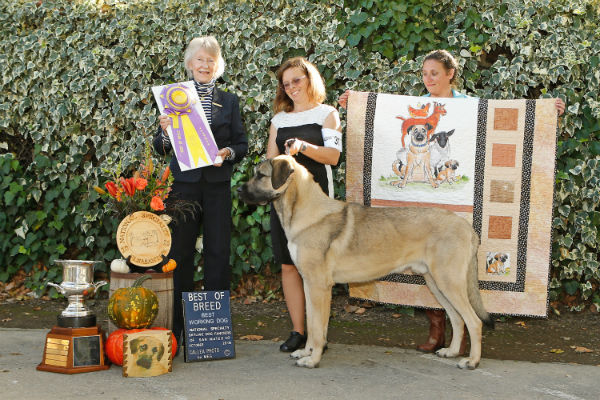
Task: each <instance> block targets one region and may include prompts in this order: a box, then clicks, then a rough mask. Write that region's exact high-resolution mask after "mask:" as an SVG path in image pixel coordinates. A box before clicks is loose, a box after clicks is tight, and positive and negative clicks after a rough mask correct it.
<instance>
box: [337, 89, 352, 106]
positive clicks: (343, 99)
mask: <svg viewBox="0 0 600 400" xmlns="http://www.w3.org/2000/svg"><path fill="white" fill-rule="evenodd" d="M348 96H350V90H346V91H345V92H344V93H342V95H341V96H340V97H339V98H338V103H339V105H340V107H342V108H343V109H345V108H346V107H347V106H348Z"/></svg>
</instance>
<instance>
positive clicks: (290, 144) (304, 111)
mask: <svg viewBox="0 0 600 400" xmlns="http://www.w3.org/2000/svg"><path fill="white" fill-rule="evenodd" d="M277 79H278V81H279V86H278V87H277V94H276V96H275V101H274V112H275V116H274V117H273V119H272V120H271V127H270V129H269V142H268V146H267V158H273V157H276V156H278V155H280V154H289V155H292V156H296V161H298V162H299V163H300V164H302V165H304V166H305V167H306V168H307V169H308V170H309V171H310V172H311V173H312V174H313V176H314V179H315V181H316V182H317V183H318V184H319V185H320V186H321V188H322V189H323V192H325V193H328V194H329V195H330V196H331V197H333V179H332V174H331V165H336V164H337V163H338V160H339V158H340V153H341V151H342V134H341V125H340V118H339V115H338V112H337V110H336V109H335V108H333V107H331V106H328V105H325V104H322V103H323V101H324V100H325V86H324V84H323V78H322V77H321V75H320V74H319V71H318V70H317V68H316V67H315V66H314V65H313V64H312V63H310V62H309V61H307V60H306V59H305V58H303V57H295V58H292V59H289V60H287V61H285V62H284V63H283V64H282V65H281V67H279V70H278V71H277ZM271 238H272V242H273V254H274V256H275V261H276V262H278V263H281V280H282V286H283V294H284V297H285V301H286V304H287V307H288V311H289V313H290V317H291V319H292V325H293V330H292V333H291V334H290V337H289V338H288V339H287V340H286V341H285V343H283V344H282V345H281V347H280V350H281V351H286V352H292V351H295V350H297V349H298V348H300V347H301V346H303V345H304V343H305V342H306V335H305V332H304V313H305V304H304V288H303V282H302V277H301V276H300V274H299V273H298V270H297V269H296V266H295V265H294V262H293V260H292V258H291V257H290V253H289V251H288V248H287V240H286V237H285V233H284V232H283V229H282V227H281V224H280V222H279V218H278V217H277V213H275V210H274V209H271Z"/></svg>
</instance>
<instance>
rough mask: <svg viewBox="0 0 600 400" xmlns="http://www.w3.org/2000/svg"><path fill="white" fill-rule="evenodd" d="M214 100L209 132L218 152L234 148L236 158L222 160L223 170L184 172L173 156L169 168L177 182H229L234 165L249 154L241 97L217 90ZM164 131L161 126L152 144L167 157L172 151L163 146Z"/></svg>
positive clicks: (210, 167) (214, 168) (197, 169)
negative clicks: (204, 180)
mask: <svg viewBox="0 0 600 400" xmlns="http://www.w3.org/2000/svg"><path fill="white" fill-rule="evenodd" d="M212 101H213V104H212V118H211V120H212V122H211V124H210V130H211V131H212V134H213V136H214V137H215V141H216V142H217V147H218V148H219V149H222V148H224V147H231V148H232V149H233V151H234V152H235V159H234V160H231V161H229V160H225V161H223V165H221V166H220V167H215V166H212V165H211V166H209V167H203V168H196V169H192V170H189V171H184V172H181V169H180V168H179V164H178V163H177V157H175V156H173V158H171V165H170V167H171V173H172V174H173V177H174V178H175V181H177V182H198V181H200V177H201V176H204V178H205V179H206V180H207V181H208V182H223V181H228V180H230V179H231V173H232V171H233V164H235V163H236V162H238V161H240V160H241V159H242V158H243V157H244V156H245V155H246V153H247V152H248V139H247V137H246V130H245V129H244V126H243V124H242V117H241V114H240V105H239V100H238V97H237V96H236V95H235V94H233V93H229V92H224V91H222V90H220V89H218V88H217V87H215V90H214V93H213V100H212ZM162 132H163V131H162V129H161V128H160V126H159V127H158V131H157V133H156V135H155V136H154V140H153V145H154V149H155V150H156V152H157V153H159V154H162V155H166V154H168V153H169V152H170V151H171V149H172V146H171V145H169V146H163V140H162V137H161V136H162Z"/></svg>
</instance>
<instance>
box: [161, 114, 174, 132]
mask: <svg viewBox="0 0 600 400" xmlns="http://www.w3.org/2000/svg"><path fill="white" fill-rule="evenodd" d="M158 121H159V123H160V127H161V128H162V130H163V131H165V132H166V131H167V128H168V127H169V125H171V117H169V116H168V115H165V114H161V115H159V116H158Z"/></svg>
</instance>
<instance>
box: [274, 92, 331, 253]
mask: <svg viewBox="0 0 600 400" xmlns="http://www.w3.org/2000/svg"><path fill="white" fill-rule="evenodd" d="M333 111H335V108H334V107H332V106H329V105H326V104H319V105H318V106H316V107H314V108H311V109H310V110H306V111H301V112H295V113H288V112H285V111H281V112H279V113H277V114H276V115H275V116H274V117H273V119H271V123H272V124H273V126H274V127H275V129H277V137H276V139H275V142H276V143H277V149H278V150H279V154H285V146H284V143H285V141H286V140H288V139H292V138H296V139H301V140H304V141H305V142H308V143H312V144H314V145H317V146H323V133H322V129H323V123H324V122H325V119H326V118H327V116H328V115H329V114H331V113H332V112H333ZM295 157H296V161H297V162H298V163H300V164H302V165H303V166H304V167H306V169H308V170H309V171H310V172H311V173H312V175H313V177H314V179H315V182H317V183H318V184H319V185H320V186H321V189H323V192H325V193H326V194H328V195H329V196H330V197H333V178H332V174H331V166H330V165H325V164H321V163H320V162H318V161H315V160H313V159H312V158H310V157H307V156H305V155H304V154H302V153H298V154H297V155H296V156H295ZM271 241H272V244H273V255H274V256H275V261H276V262H277V263H281V264H294V262H293V261H292V258H291V257H290V253H289V250H288V247H287V239H286V237H285V233H284V231H283V228H282V227H281V223H280V222H279V218H278V216H277V213H276V212H275V209H274V208H273V207H271Z"/></svg>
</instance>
